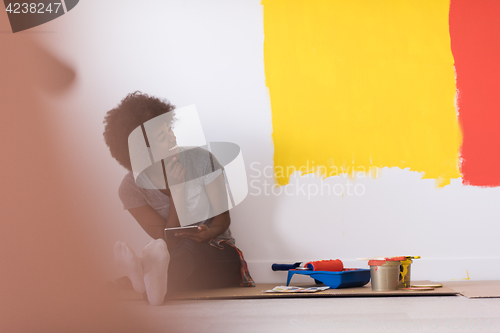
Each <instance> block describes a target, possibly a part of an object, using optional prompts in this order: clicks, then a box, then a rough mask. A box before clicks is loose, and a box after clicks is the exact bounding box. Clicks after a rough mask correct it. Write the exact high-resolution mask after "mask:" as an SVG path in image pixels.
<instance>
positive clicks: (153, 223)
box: [128, 197, 180, 239]
mask: <svg viewBox="0 0 500 333" xmlns="http://www.w3.org/2000/svg"><path fill="white" fill-rule="evenodd" d="M128 211H129V212H130V214H132V216H133V217H134V218H135V220H136V221H137V222H138V223H139V225H140V226H141V227H142V229H144V231H146V232H147V234H148V235H149V236H151V237H152V238H154V239H159V238H162V239H165V234H164V229H165V228H175V227H180V224H179V218H178V217H177V213H176V211H175V206H174V202H173V200H172V197H170V209H169V212H168V218H167V219H164V218H163V217H162V216H161V215H160V214H158V212H157V211H156V210H154V209H153V207H151V206H149V205H145V206H141V207H137V208H131V209H129V210H128Z"/></svg>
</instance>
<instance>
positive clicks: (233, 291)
mask: <svg viewBox="0 0 500 333" xmlns="http://www.w3.org/2000/svg"><path fill="white" fill-rule="evenodd" d="M416 283H419V284H425V283H430V281H418V282H415V284H416ZM278 285H279V284H276V283H257V286H256V287H235V288H224V289H210V290H199V291H192V292H188V293H183V294H178V295H175V297H173V298H172V299H176V300H216V299H252V298H300V297H391V296H453V295H457V294H459V292H457V291H455V290H452V289H450V288H448V287H446V286H443V287H442V288H436V289H434V290H429V291H416V290H394V291H372V289H371V286H370V284H367V285H366V286H363V287H357V288H342V289H328V290H324V291H320V292H316V293H265V292H264V290H269V289H273V288H274V287H276V286H278ZM293 285H294V286H296V287H313V286H316V285H311V284H293Z"/></svg>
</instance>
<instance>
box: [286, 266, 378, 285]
mask: <svg viewBox="0 0 500 333" xmlns="http://www.w3.org/2000/svg"><path fill="white" fill-rule="evenodd" d="M294 274H301V275H309V276H310V277H312V278H313V279H314V281H315V282H316V283H317V284H319V283H324V284H325V286H329V287H330V288H332V289H337V288H349V287H361V286H364V285H365V284H367V283H368V282H370V270H369V269H364V268H344V270H343V271H341V272H327V271H306V270H295V269H290V270H289V271H288V277H287V280H286V285H287V286H288V285H289V284H290V280H291V279H292V276H293V275H294Z"/></svg>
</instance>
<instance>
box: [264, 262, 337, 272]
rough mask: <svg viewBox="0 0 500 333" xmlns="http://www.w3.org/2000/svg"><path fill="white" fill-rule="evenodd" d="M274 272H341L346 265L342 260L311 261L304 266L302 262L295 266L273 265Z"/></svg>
mask: <svg viewBox="0 0 500 333" xmlns="http://www.w3.org/2000/svg"><path fill="white" fill-rule="evenodd" d="M271 269H272V270H273V271H288V270H290V269H298V270H311V271H326V272H341V271H342V270H343V269H344V264H343V263H342V261H341V260H340V259H330V260H318V261H309V262H307V263H305V264H304V265H302V262H296V263H295V264H273V265H272V266H271Z"/></svg>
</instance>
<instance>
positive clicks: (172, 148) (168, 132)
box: [153, 123, 179, 155]
mask: <svg viewBox="0 0 500 333" xmlns="http://www.w3.org/2000/svg"><path fill="white" fill-rule="evenodd" d="M153 139H154V140H155V145H156V146H157V147H158V148H160V149H161V150H162V151H163V149H165V151H168V155H174V154H177V153H178V151H179V148H178V146H177V138H176V137H175V134H174V131H173V130H172V127H171V126H170V125H169V124H167V123H164V124H162V125H161V126H159V127H158V129H157V130H156V131H154V133H153Z"/></svg>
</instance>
